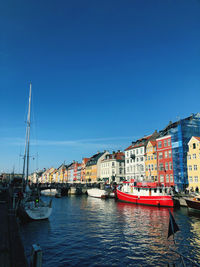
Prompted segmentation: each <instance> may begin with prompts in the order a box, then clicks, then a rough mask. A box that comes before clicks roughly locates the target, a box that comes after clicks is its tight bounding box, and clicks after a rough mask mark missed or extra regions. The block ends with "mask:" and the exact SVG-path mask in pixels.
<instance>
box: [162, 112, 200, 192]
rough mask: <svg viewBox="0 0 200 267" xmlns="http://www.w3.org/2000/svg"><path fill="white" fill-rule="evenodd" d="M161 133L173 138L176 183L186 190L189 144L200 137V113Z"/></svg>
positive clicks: (178, 186) (168, 127)
mask: <svg viewBox="0 0 200 267" xmlns="http://www.w3.org/2000/svg"><path fill="white" fill-rule="evenodd" d="M160 133H161V134H162V135H170V136H171V142H172V157H173V175H174V183H175V185H176V187H177V188H178V189H180V190H182V189H185V188H186V187H187V186H188V174H187V152H188V142H189V141H190V139H191V137H192V136H200V113H197V114H192V115H191V116H189V117H187V118H185V119H181V120H179V121H177V122H174V123H172V122H170V123H169V124H168V125H167V127H165V129H163V130H162V131H160Z"/></svg>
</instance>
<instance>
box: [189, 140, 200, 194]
mask: <svg viewBox="0 0 200 267" xmlns="http://www.w3.org/2000/svg"><path fill="white" fill-rule="evenodd" d="M187 169H188V183H189V190H190V191H197V192H199V190H200V137H196V136H192V138H191V139H190V141H189V143H188V153H187Z"/></svg>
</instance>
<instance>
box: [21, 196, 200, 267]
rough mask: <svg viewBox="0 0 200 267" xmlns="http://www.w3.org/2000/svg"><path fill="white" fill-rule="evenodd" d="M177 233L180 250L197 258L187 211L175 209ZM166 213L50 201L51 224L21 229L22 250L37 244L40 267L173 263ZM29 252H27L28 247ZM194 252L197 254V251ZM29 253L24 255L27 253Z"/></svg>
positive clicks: (199, 226)
mask: <svg viewBox="0 0 200 267" xmlns="http://www.w3.org/2000/svg"><path fill="white" fill-rule="evenodd" d="M171 211H172V213H174V216H175V219H176V221H177V224H178V225H179V227H180V229H181V232H180V233H177V234H176V237H177V244H178V246H179V249H181V251H183V252H184V253H188V252H187V249H188V248H187V249H185V247H184V246H182V245H181V244H183V243H182V242H183V240H184V242H185V243H186V244H187V245H192V244H193V245H194V244H195V246H196V247H195V249H194V250H193V249H192V250H191V253H193V255H195V258H196V259H197V258H199V252H198V251H199V247H200V244H199V233H200V221H199V218H197V217H192V216H191V217H188V215H187V210H173V209H171ZM168 224H169V211H168V209H166V208H157V207H148V206H139V205H133V204H126V203H121V202H116V201H115V200H114V199H109V200H101V199H95V198H91V197H87V196H70V197H66V198H60V199H54V200H53V213H52V215H51V217H50V218H49V221H42V222H33V223H31V224H29V225H22V226H21V230H22V234H23V240H24V243H25V246H26V247H27V248H29V247H30V246H31V244H33V243H39V244H40V245H41V247H42V249H43V258H44V260H43V266H44V267H45V266H48V267H55V266H56V267H57V266H58V267H59V266H77V265H80V266H113V265H114V266H166V265H167V263H168V262H169V263H172V262H173V260H175V259H177V255H175V254H173V253H171V252H170V250H169V248H168V245H169V244H170V245H172V241H171V239H170V241H168V240H167V233H168ZM26 250H27V249H26ZM197 250H198V251H197ZM28 253H29V252H27V254H28Z"/></svg>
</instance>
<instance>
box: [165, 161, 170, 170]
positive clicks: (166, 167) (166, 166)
mask: <svg viewBox="0 0 200 267" xmlns="http://www.w3.org/2000/svg"><path fill="white" fill-rule="evenodd" d="M168 169H169V167H168V162H166V163H165V170H166V171H168Z"/></svg>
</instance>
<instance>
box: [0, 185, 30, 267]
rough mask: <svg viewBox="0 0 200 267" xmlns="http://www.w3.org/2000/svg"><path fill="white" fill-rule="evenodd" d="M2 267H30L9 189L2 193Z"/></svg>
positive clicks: (0, 235)
mask: <svg viewBox="0 0 200 267" xmlns="http://www.w3.org/2000/svg"><path fill="white" fill-rule="evenodd" d="M0 240H1V242H0V266H1V267H22V266H23V267H26V266H28V263H27V260H26V257H25V253H24V247H23V244H22V241H21V238H20V234H19V225H18V222H17V218H16V215H15V210H14V209H13V208H12V199H11V197H10V195H9V191H8V189H7V190H5V191H3V192H1V193H0Z"/></svg>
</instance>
